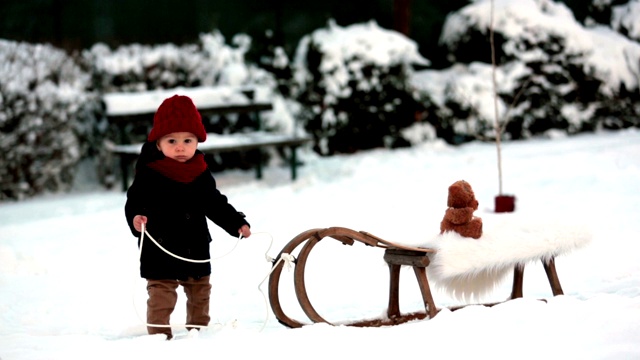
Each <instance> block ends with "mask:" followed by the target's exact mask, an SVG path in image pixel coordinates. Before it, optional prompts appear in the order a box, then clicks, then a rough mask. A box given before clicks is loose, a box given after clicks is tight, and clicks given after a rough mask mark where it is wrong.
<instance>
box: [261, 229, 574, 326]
mask: <svg viewBox="0 0 640 360" xmlns="http://www.w3.org/2000/svg"><path fill="white" fill-rule="evenodd" d="M325 237H329V238H333V239H335V240H338V241H340V242H342V243H343V244H345V245H353V244H354V243H355V242H356V241H358V242H361V243H363V244H365V245H367V246H372V247H377V248H382V249H385V252H384V260H385V262H386V263H387V264H388V266H389V275H390V276H389V280H390V281H389V303H388V308H387V316H386V317H385V318H381V319H373V320H361V321H355V322H351V323H340V325H346V326H357V327H369V326H388V325H398V324H402V323H406V322H408V321H412V320H421V319H425V318H433V317H434V316H435V315H436V314H437V313H438V311H439V310H438V309H437V307H436V305H435V302H434V300H433V296H432V293H431V288H430V286H429V280H428V278H427V271H426V270H427V267H428V266H429V264H430V262H431V261H430V259H429V256H436V252H437V251H436V250H435V249H434V248H421V247H412V246H406V245H402V244H398V243H394V242H391V241H387V240H384V239H381V238H379V237H377V236H374V235H372V234H370V233H368V232H365V231H354V230H351V229H347V228H343V227H330V228H317V229H310V230H307V231H304V232H302V233H300V234H299V235H298V236H296V237H294V238H293V239H292V240H291V241H290V242H289V243H287V244H286V245H285V246H284V248H283V249H282V250H281V251H280V253H279V254H278V256H277V257H276V259H275V260H274V264H275V265H274V268H273V269H272V272H271V275H270V277H269V302H270V305H271V309H272V311H273V313H274V314H275V316H276V318H277V319H278V321H279V322H280V323H281V324H283V325H285V326H287V327H290V328H299V327H302V326H304V325H306V324H304V323H302V322H300V321H298V320H295V319H292V318H291V317H289V316H287V315H286V314H285V313H284V311H283V309H282V306H281V304H280V298H279V293H278V287H279V284H280V275H281V273H282V269H283V266H284V263H283V262H282V261H279V260H280V259H281V258H282V256H283V255H284V254H292V253H293V252H294V250H296V248H297V247H298V246H300V245H302V249H301V250H300V252H299V254H298V258H297V259H296V260H295V270H294V289H295V293H296V297H297V299H298V303H299V304H300V307H301V308H302V310H303V311H304V313H305V314H306V315H307V317H308V318H309V319H310V320H311V321H312V322H314V323H329V324H331V323H330V322H328V321H327V320H325V319H324V318H323V317H322V316H321V315H320V314H319V313H318V312H317V311H316V309H315V308H314V307H313V305H312V304H311V301H310V300H309V296H308V294H307V290H306V287H305V277H304V271H305V266H306V263H307V258H308V256H309V254H310V252H311V250H313V248H314V246H315V245H316V244H317V243H318V242H319V241H320V240H322V239H324V238H325ZM303 243H304V245H303ZM541 260H542V263H543V265H544V270H545V272H546V273H547V277H548V280H549V283H550V285H551V289H552V292H553V295H554V296H556V295H562V294H563V291H562V287H561V286H560V280H559V279H558V275H557V273H556V268H555V259H554V257H553V256H551V257H548V256H547V257H544V258H541ZM403 265H404V266H411V267H412V268H413V271H414V273H415V276H416V280H417V282H418V285H419V287H420V292H421V294H422V299H423V303H424V307H425V311H418V312H413V313H406V314H402V313H401V312H400V308H399V299H398V297H399V283H400V267H401V266H403ZM513 268H514V275H513V287H512V292H511V296H510V297H509V298H508V299H507V300H511V299H515V298H519V297H522V284H523V273H524V263H519V262H515V266H514V267H513ZM507 300H505V301H507ZM499 303H500V302H498V303H491V304H475V305H484V306H493V305H496V304H499ZM464 306H468V305H463V306H456V307H450V308H449V309H450V310H451V311H455V310H458V309H461V308H463V307H464Z"/></svg>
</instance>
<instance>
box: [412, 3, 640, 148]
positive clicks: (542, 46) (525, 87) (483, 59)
mask: <svg viewBox="0 0 640 360" xmlns="http://www.w3.org/2000/svg"><path fill="white" fill-rule="evenodd" d="M490 6H491V1H490V0H479V1H475V2H473V3H472V4H470V5H468V6H465V7H464V8H462V9H460V10H459V11H457V12H454V13H451V14H449V16H448V17H447V20H446V22H445V25H444V28H443V32H442V35H441V42H442V43H443V44H444V45H445V46H446V48H447V49H448V52H449V57H450V60H451V61H452V63H455V64H456V65H454V66H452V67H451V68H449V69H445V70H443V71H437V72H436V71H425V72H423V73H421V74H419V75H418V76H417V77H416V78H415V79H414V82H415V83H416V86H418V87H421V88H423V89H426V90H427V91H430V94H431V95H432V97H433V98H435V99H437V106H436V108H435V109H432V111H434V112H437V113H438V116H437V117H433V119H434V126H435V127H436V129H437V130H438V136H440V137H443V138H445V139H446V140H447V141H449V142H453V143H456V142H458V139H473V138H485V139H491V138H494V137H495V134H494V127H493V125H494V119H495V116H494V112H493V103H492V101H493V99H492V96H491V94H492V91H493V89H492V84H491V65H490V63H491V61H490V58H489V55H490V52H489V44H488V42H487V39H488V34H489V28H490V14H491V12H490ZM494 17H495V24H494V29H495V38H496V45H497V54H496V55H497V59H498V66H499V67H498V69H497V73H498V74H497V77H498V93H499V95H500V104H499V107H500V111H499V113H500V120H502V121H506V130H505V136H506V137H507V138H511V139H521V138H528V137H531V136H533V135H537V134H543V133H545V132H547V131H548V130H551V129H559V130H562V131H565V132H567V133H570V134H571V133H577V132H580V131H586V130H592V129H597V128H612V129H619V128H625V127H630V126H640V121H639V120H638V117H639V115H640V105H639V104H640V95H639V83H638V82H639V79H640V61H639V60H638V59H640V44H639V43H638V42H636V41H633V40H631V39H629V38H627V37H625V36H623V35H621V34H619V33H617V32H614V31H613V30H612V29H611V28H608V27H603V26H594V27H591V28H586V27H584V26H583V25H582V24H580V23H578V22H577V21H576V20H575V18H574V17H573V14H572V12H571V11H570V10H569V9H568V8H567V7H566V6H565V5H564V4H562V3H557V2H554V1H551V0H495V13H494ZM477 49H486V51H483V52H480V55H478V54H479V52H478V51H477ZM434 82H435V83H439V84H440V85H438V86H433V85H425V84H432V83H434Z"/></svg>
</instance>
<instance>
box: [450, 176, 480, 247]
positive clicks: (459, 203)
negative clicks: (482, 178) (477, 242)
mask: <svg viewBox="0 0 640 360" xmlns="http://www.w3.org/2000/svg"><path fill="white" fill-rule="evenodd" d="M447 206H448V208H447V210H446V211H445V214H444V218H443V219H442V222H440V234H442V233H444V232H445V231H455V232H457V233H458V234H460V235H462V236H464V237H470V238H474V239H479V238H480V236H482V219H481V218H479V217H476V216H473V212H474V211H475V210H477V209H478V200H476V196H475V194H474V193H473V189H472V188H471V185H470V184H469V183H468V182H466V181H464V180H459V181H456V182H454V183H453V184H452V185H451V186H449V198H448V199H447Z"/></svg>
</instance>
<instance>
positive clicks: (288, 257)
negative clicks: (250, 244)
mask: <svg viewBox="0 0 640 360" xmlns="http://www.w3.org/2000/svg"><path fill="white" fill-rule="evenodd" d="M141 226H142V229H141V231H140V250H139V253H138V260H139V261H141V260H142V245H143V243H144V237H145V234H146V235H147V237H148V238H149V239H150V240H151V241H152V242H153V243H154V244H155V245H156V246H157V247H158V248H159V249H160V250H162V251H164V252H165V253H166V254H168V255H170V256H172V257H174V258H176V259H180V260H182V261H186V262H191V263H207V262H211V261H212V260H217V259H221V258H223V257H225V256H227V255H229V254H231V252H233V251H234V250H235V248H236V247H237V246H238V243H239V242H240V240H241V239H242V238H243V236H242V235H240V237H239V238H238V240H237V241H236V244H235V245H234V246H233V248H232V249H231V250H229V251H228V252H227V253H226V254H224V255H222V256H219V257H216V258H210V259H205V260H194V259H189V258H185V257H182V256H179V255H176V254H174V253H172V252H171V251H169V250H167V249H165V248H164V247H163V246H162V245H160V244H159V243H158V242H157V241H156V239H154V238H153V236H151V234H149V232H148V231H147V230H146V229H145V224H144V223H142V225H141ZM257 234H266V235H269V237H270V243H269V248H267V251H266V252H265V259H266V260H267V262H270V263H273V262H274V260H273V258H271V257H270V256H269V254H268V253H269V250H270V249H271V246H272V245H273V236H271V234H269V233H254V234H253V235H257ZM281 261H284V262H285V265H286V266H287V269H290V268H291V264H292V263H293V262H294V261H295V258H294V257H293V256H291V255H290V254H287V253H284V254H282V255H281V256H280V258H279V259H278V261H277V262H276V263H275V264H273V266H272V267H271V270H270V271H269V273H268V274H267V275H266V276H265V278H264V279H263V280H262V281H261V282H260V284H258V290H259V291H260V292H261V293H262V296H263V298H264V301H265V308H266V311H265V313H266V314H267V315H266V317H265V321H264V322H263V324H262V327H261V328H260V331H261V332H262V330H264V328H265V326H266V325H267V322H268V321H269V301H268V299H267V296H266V295H265V293H264V291H263V290H262V284H263V283H264V282H265V280H266V279H267V278H269V276H271V273H272V272H273V271H274V270H275V268H276V266H278V264H279V263H280V262H281ZM136 280H137V278H136ZM136 282H137V281H136ZM134 285H135V284H134ZM134 289H135V287H134ZM134 291H135V290H134ZM134 294H135V292H134ZM133 306H134V308H135V310H136V314H137V315H138V318H139V319H140V321H142V322H143V323H144V325H145V326H148V327H159V328H171V327H174V326H183V327H189V328H199V329H202V328H208V327H209V325H192V324H150V323H147V322H146V321H144V320H142V316H140V313H139V311H138V307H137V306H136V303H135V296H134V298H133Z"/></svg>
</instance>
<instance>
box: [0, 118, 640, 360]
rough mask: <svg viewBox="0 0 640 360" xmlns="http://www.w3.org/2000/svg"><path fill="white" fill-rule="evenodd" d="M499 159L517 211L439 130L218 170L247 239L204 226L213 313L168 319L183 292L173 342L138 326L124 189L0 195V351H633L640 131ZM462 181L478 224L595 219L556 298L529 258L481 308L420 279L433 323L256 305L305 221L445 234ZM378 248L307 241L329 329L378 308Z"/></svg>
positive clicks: (474, 160)
mask: <svg viewBox="0 0 640 360" xmlns="http://www.w3.org/2000/svg"><path fill="white" fill-rule="evenodd" d="M502 154H503V165H504V179H505V188H506V190H507V191H506V192H507V193H511V194H514V195H516V197H517V203H516V211H515V212H514V213H512V214H495V213H493V211H492V209H493V198H494V196H495V195H496V191H497V173H496V153H495V146H494V145H493V144H491V143H481V142H473V143H469V144H466V145H464V146H460V147H452V146H448V145H446V144H443V143H441V142H438V141H436V142H430V143H424V144H422V145H420V146H416V147H414V148H410V149H398V150H372V151H367V152H361V153H357V154H354V155H350V156H334V157H318V156H314V155H313V154H312V153H310V152H308V151H304V152H303V153H302V154H301V158H302V159H303V161H304V163H305V165H304V166H303V167H301V168H300V171H299V178H298V180H297V181H295V182H291V181H290V180H289V177H288V171H287V169H286V167H280V166H276V165H272V166H269V167H268V168H266V169H265V170H264V179H263V180H262V181H257V180H255V179H254V178H253V175H254V174H253V172H252V171H239V170H238V171H228V172H224V173H221V174H217V175H216V178H217V180H218V183H219V187H220V189H221V190H222V191H223V192H224V193H225V194H226V195H228V196H229V198H230V199H231V202H232V203H233V204H234V205H235V206H236V207H237V208H238V209H239V210H241V211H243V212H245V213H246V214H247V215H248V219H249V221H250V222H251V224H252V229H253V231H254V235H253V236H252V237H251V238H249V239H244V240H240V241H236V240H235V239H234V238H231V237H229V236H228V235H226V233H224V232H222V230H220V229H219V228H217V227H215V225H213V224H212V225H211V226H210V230H211V233H212V236H213V238H214V242H213V243H212V256H213V257H214V260H213V262H212V267H213V274H212V284H213V292H212V298H211V315H212V323H211V326H210V327H209V328H207V329H204V330H202V331H201V332H200V333H197V334H190V333H187V331H186V330H185V329H184V328H183V327H181V326H179V324H181V323H182V322H183V321H184V320H183V319H184V317H185V311H184V301H185V299H184V295H183V294H182V293H181V292H180V291H179V294H180V298H179V302H178V305H177V307H176V310H175V312H174V315H173V317H172V323H174V324H175V325H176V327H175V329H174V334H175V335H176V337H175V338H174V340H172V341H164V340H163V339H162V338H161V337H160V336H149V335H146V332H145V328H144V325H143V323H144V319H143V316H144V313H145V300H146V293H145V288H144V285H145V283H144V280H142V279H140V278H139V276H138V271H137V267H138V263H137V255H138V252H137V248H136V239H135V238H134V237H132V236H131V234H130V233H129V230H128V228H127V226H126V223H125V220H124V211H123V206H124V202H125V194H124V193H121V192H119V191H116V190H113V191H107V190H99V189H91V188H89V189H87V188H86V186H88V185H85V188H83V190H76V191H74V192H72V193H70V194H66V195H64V194H57V195H45V196H40V197H37V198H34V199H30V200H26V201H22V202H15V203H7V202H5V203H2V204H0V358H1V359H2V360H13V359H20V360H34V359H64V360H67V359H87V358H92V359H114V358H130V357H132V356H137V355H138V354H140V355H144V357H145V358H157V359H173V358H177V357H180V358H196V357H215V358H228V357H231V358H247V357H253V358H256V357H260V358H269V359H271V358H281V357H290V356H298V355H300V356H304V357H305V358H310V359H322V358H327V357H328V356H331V357H336V358H348V357H352V356H358V358H364V359H366V358H374V357H375V358H385V357H394V358H409V357H415V356H416V355H418V356H424V357H434V358H465V357H474V358H492V359H512V358H514V357H517V358H521V359H533V358H540V357H543V356H544V357H545V358H557V359H565V358H571V359H573V358H582V359H631V358H638V357H639V356H640V345H639V344H640V262H638V261H637V254H638V252H639V251H640V245H638V242H637V234H638V233H639V232H640V223H639V222H638V221H637V217H638V214H639V213H640V193H639V192H638V191H637V186H638V183H640V132H639V131H637V130H627V131H619V132H601V133H597V134H584V135H578V136H573V137H558V138H553V139H550V138H538V139H532V140H529V141H526V142H506V143H503V152H502ZM459 179H465V180H467V181H469V183H470V184H471V185H472V186H473V188H474V190H475V192H476V195H477V198H478V199H479V201H480V208H479V209H478V211H476V215H477V216H480V217H482V218H483V221H484V222H485V224H486V226H487V231H490V230H489V229H490V228H491V224H494V223H496V222H499V221H502V220H504V219H505V217H511V218H512V221H513V222H512V224H515V225H517V224H521V225H528V224H552V223H559V224H561V225H556V227H555V228H553V227H547V228H545V229H540V230H539V231H541V232H543V231H544V232H547V233H548V232H553V231H554V229H556V230H557V231H558V232H561V233H569V232H567V231H566V230H567V229H569V228H570V227H571V226H575V225H576V224H581V223H587V224H589V228H588V231H589V232H590V233H591V235H592V240H591V243H590V244H589V245H588V246H586V247H584V248H581V249H576V250H575V251H572V252H569V253H568V254H564V255H561V256H559V257H557V258H556V266H557V269H558V275H559V278H560V282H561V284H562V286H563V289H564V293H565V295H561V296H557V297H552V295H551V290H550V287H549V284H548V282H547V279H546V277H545V274H544V271H543V269H542V266H541V265H540V264H539V263H535V262H534V263H531V264H530V265H528V266H527V267H526V269H525V276H524V279H525V280H524V298H522V299H518V300H514V301H508V302H505V303H503V304H501V305H497V306H494V307H490V308H489V307H480V306H470V307H466V308H464V309H462V310H458V311H450V310H448V309H446V307H448V306H454V305H458V304H461V302H460V300H457V299H455V298H452V297H450V296H449V295H448V294H447V293H446V292H444V291H442V290H440V289H438V288H437V286H436V284H433V282H432V290H433V293H434V300H435V302H436V304H437V306H438V307H440V308H443V309H442V310H441V311H440V313H439V314H438V315H437V316H435V317H434V318H433V319H430V320H421V321H414V322H411V323H407V324H404V325H399V326H393V327H383V328H351V327H347V326H340V325H338V326H331V325H328V324H309V325H307V326H304V327H302V328H300V329H289V328H286V327H284V326H282V325H280V324H279V323H278V322H277V320H276V319H275V317H274V316H273V314H272V313H271V311H270V308H269V307H268V302H267V300H266V296H267V286H266V285H267V284H266V283H265V279H266V277H267V276H268V275H269V271H270V263H269V262H268V261H267V260H266V256H269V257H272V258H273V257H275V256H276V255H277V254H278V252H279V251H280V249H282V247H284V245H285V244H286V243H287V242H289V241H290V240H291V239H292V238H293V237H295V236H296V235H297V234H299V233H301V232H302V231H305V230H307V229H311V228H323V227H329V226H343V227H347V228H351V229H354V230H363V231H367V232H369V233H371V234H374V235H376V236H379V237H381V238H384V239H387V240H391V241H394V242H400V243H419V242H421V241H422V239H424V240H427V239H429V238H432V237H433V236H434V235H437V232H438V230H439V223H440V220H441V218H442V215H443V214H444V210H445V208H446V197H447V187H448V186H449V185H450V184H451V183H453V182H454V181H456V180H459ZM81 185H82V184H81V183H79V184H77V185H76V188H77V189H80V188H82V186H81ZM563 224H564V225H563ZM565 225H566V227H565ZM532 231H537V230H532ZM585 231H586V230H585ZM514 235H517V234H514ZM527 236H529V237H531V236H532V235H531V234H530V233H529V234H528V235H527ZM515 237H516V236H514V238H515ZM470 241H482V239H480V240H470ZM515 241H517V239H514V242H515ZM147 245H148V244H147ZM382 254H383V251H382V250H381V249H376V248H370V247H365V246H363V245H362V244H355V245H354V246H352V247H348V246H346V247H345V246H343V245H341V244H340V243H339V242H338V241H334V240H332V239H325V240H323V241H322V242H321V243H320V244H319V245H318V246H316V247H315V248H314V252H313V254H311V256H310V257H309V261H308V263H307V268H306V284H307V289H308V290H309V299H310V301H311V302H312V303H313V305H314V307H315V308H316V309H317V310H318V312H319V313H320V314H321V315H322V316H324V317H325V318H326V319H327V320H328V321H332V322H335V323H337V324H340V323H341V322H343V321H348V320H358V319H365V318H371V317H377V316H381V315H382V314H383V313H384V311H385V309H386V305H387V291H388V269H387V267H386V264H385V263H384V261H383V259H382ZM292 284H293V271H292V270H287V269H285V270H283V272H282V277H281V285H280V289H281V290H280V297H281V302H282V306H283V309H284V311H285V313H286V314H287V315H288V316H290V317H292V318H295V319H297V320H299V321H302V322H305V323H307V322H308V319H307V318H306V317H305V315H304V314H303V313H302V311H301V310H300V308H299V306H298V305H297V302H296V298H295V293H294V290H293V287H292ZM510 287H511V284H510V280H509V279H507V280H506V281H505V282H502V283H500V284H498V286H497V287H496V288H495V289H494V291H492V292H490V293H489V294H487V295H486V296H485V297H483V298H482V299H479V300H481V301H483V302H491V301H502V300H505V299H506V298H507V296H508V295H509V293H510ZM542 298H545V299H547V300H548V301H547V302H546V303H545V302H542V301H538V299H542ZM400 301H401V304H400V305H401V311H403V312H410V311H417V310H420V309H421V308H422V307H421V306H422V305H421V304H422V302H421V297H420V293H419V290H418V285H417V283H416V282H415V279H414V277H413V273H412V271H410V269H403V271H402V274H401V293H400Z"/></svg>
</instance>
